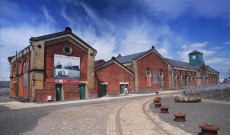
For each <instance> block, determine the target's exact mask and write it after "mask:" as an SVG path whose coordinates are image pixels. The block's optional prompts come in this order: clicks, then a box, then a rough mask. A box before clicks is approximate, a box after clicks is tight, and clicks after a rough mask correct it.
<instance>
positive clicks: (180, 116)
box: [174, 112, 186, 122]
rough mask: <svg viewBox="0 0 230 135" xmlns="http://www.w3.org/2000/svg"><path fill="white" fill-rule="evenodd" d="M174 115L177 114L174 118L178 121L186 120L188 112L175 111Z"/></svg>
mask: <svg viewBox="0 0 230 135" xmlns="http://www.w3.org/2000/svg"><path fill="white" fill-rule="evenodd" d="M174 116H175V119H174V120H175V121H176V122H185V121H186V119H185V116H186V113H184V112H177V113H174Z"/></svg>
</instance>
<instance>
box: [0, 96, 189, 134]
mask: <svg viewBox="0 0 230 135" xmlns="http://www.w3.org/2000/svg"><path fill="white" fill-rule="evenodd" d="M150 96H151V97H150ZM150 96H148V95H146V96H142V97H140V98H128V99H122V100H121V99H117V100H111V101H109V100H108V101H99V102H92V101H89V102H87V103H86V101H84V102H83V101H82V103H79V104H78V103H74V102H69V104H68V103H65V102H63V103H62V102H60V103H47V104H33V103H28V104H27V103H24V105H22V104H20V103H18V104H17V103H15V102H10V103H4V104H0V115H1V116H0V117H1V119H0V124H1V125H2V126H0V134H2V135H5V134H25V135H34V134H39V135H43V134H44V135H45V134H51V135H54V134H55V135H62V134H70V135H71V134H85V135H106V134H107V135H135V134H136V135H139V134H143V135H167V134H173V135H176V134H178V135H179V134H188V133H187V132H185V131H183V130H181V129H179V128H177V127H173V126H170V125H169V124H167V123H164V122H163V121H161V119H160V118H157V116H156V115H155V114H153V113H152V111H150V109H151V108H149V106H150V103H151V102H150V101H152V99H153V97H152V95H150ZM20 105H22V106H20Z"/></svg>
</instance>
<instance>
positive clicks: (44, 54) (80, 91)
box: [8, 27, 219, 101]
mask: <svg viewBox="0 0 230 135" xmlns="http://www.w3.org/2000/svg"><path fill="white" fill-rule="evenodd" d="M96 53H97V51H96V50H95V49H94V48H93V47H91V46H90V45H89V44H87V43H86V42H84V41H83V40H82V39H80V38H79V37H77V36H76V35H75V34H74V33H72V30H71V28H69V27H66V29H65V30H64V31H62V32H58V33H53V34H49V35H44V36H40V37H31V38H30V45H29V46H27V47H26V48H25V49H23V50H22V51H20V52H18V53H17V52H16V55H15V56H11V57H9V58H8V60H9V62H10V64H11V69H10V71H11V72H10V79H11V82H10V86H11V97H24V98H26V99H28V100H30V101H47V100H74V99H84V98H95V97H98V96H99V97H100V96H105V95H119V94H125V93H126V92H129V93H138V92H142V91H146V90H147V91H158V90H170V89H180V88H182V87H184V86H199V85H209V84H217V83H218V80H219V73H218V72H217V71H215V70H214V69H212V68H210V67H209V66H206V65H205V63H204V61H203V54H202V53H201V52H198V51H197V50H195V51H193V52H191V53H189V54H188V55H189V63H186V62H181V61H176V60H172V59H167V58H164V57H162V56H161V54H160V53H159V52H158V51H157V50H156V49H155V48H154V46H152V48H151V49H149V50H147V51H145V52H140V53H135V54H131V55H127V56H121V55H118V56H117V57H116V58H115V57H113V58H112V59H111V60H109V61H107V62H105V61H103V60H100V61H96V62H95V56H96Z"/></svg>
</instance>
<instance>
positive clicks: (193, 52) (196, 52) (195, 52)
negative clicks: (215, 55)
mask: <svg viewBox="0 0 230 135" xmlns="http://www.w3.org/2000/svg"><path fill="white" fill-rule="evenodd" d="M198 53H199V54H203V53H201V52H199V51H197V50H194V51H192V52H190V53H189V54H188V55H191V54H198Z"/></svg>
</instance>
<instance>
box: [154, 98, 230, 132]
mask: <svg viewBox="0 0 230 135" xmlns="http://www.w3.org/2000/svg"><path fill="white" fill-rule="evenodd" d="M161 103H162V106H168V107H169V113H168V114H161V113H159V112H160V109H158V108H154V104H153V103H151V104H150V108H151V111H152V112H153V113H156V114H158V116H159V117H160V118H161V119H162V120H163V121H165V122H167V123H169V124H170V125H173V126H176V127H179V128H181V129H182V130H184V131H186V132H189V133H192V134H194V135H197V134H198V133H200V132H201V129H200V128H199V125H200V124H201V123H204V122H208V123H213V124H216V125H218V126H219V127H220V128H221V129H220V130H219V131H218V134H219V135H229V133H230V128H229V125H230V104H221V103H213V102H212V103H211V102H205V101H202V102H200V103H175V102H174V98H173V97H166V98H162V100H161ZM175 112H185V113H186V114H187V116H186V122H175V121H174V118H175V117H174V115H173V113H175Z"/></svg>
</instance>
